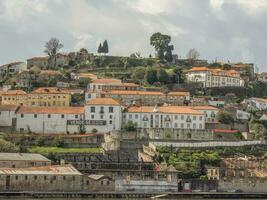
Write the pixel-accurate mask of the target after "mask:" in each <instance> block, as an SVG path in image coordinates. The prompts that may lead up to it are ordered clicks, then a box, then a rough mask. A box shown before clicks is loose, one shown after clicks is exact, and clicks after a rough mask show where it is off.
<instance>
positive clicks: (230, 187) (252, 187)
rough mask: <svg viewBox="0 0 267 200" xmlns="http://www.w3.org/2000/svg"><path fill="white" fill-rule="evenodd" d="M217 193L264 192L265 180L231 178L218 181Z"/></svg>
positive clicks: (266, 182) (266, 187)
mask: <svg viewBox="0 0 267 200" xmlns="http://www.w3.org/2000/svg"><path fill="white" fill-rule="evenodd" d="M218 190H219V191H234V190H240V191H243V192H266V191H267V179H266V178H265V179H264V178H261V179H259V178H252V177H251V178H245V179H241V178H233V179H228V180H220V181H219V185H218Z"/></svg>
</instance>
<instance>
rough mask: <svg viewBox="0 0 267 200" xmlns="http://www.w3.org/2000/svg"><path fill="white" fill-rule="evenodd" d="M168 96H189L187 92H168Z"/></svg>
mask: <svg viewBox="0 0 267 200" xmlns="http://www.w3.org/2000/svg"><path fill="white" fill-rule="evenodd" d="M168 95H170V96H190V93H189V92H169V93H168Z"/></svg>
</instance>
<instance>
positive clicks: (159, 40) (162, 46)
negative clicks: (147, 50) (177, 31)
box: [150, 32, 171, 60]
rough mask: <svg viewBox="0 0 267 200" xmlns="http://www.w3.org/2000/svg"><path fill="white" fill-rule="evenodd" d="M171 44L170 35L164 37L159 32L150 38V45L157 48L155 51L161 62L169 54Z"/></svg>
mask: <svg viewBox="0 0 267 200" xmlns="http://www.w3.org/2000/svg"><path fill="white" fill-rule="evenodd" d="M170 42H171V37H170V36H169V35H164V34H161V33H159V32H157V33H154V34H153V35H152V36H151V37H150V44H151V45H152V46H153V47H155V50H156V51H157V57H158V58H159V59H161V60H163V59H164V54H165V52H167V50H168V47H169V43H170Z"/></svg>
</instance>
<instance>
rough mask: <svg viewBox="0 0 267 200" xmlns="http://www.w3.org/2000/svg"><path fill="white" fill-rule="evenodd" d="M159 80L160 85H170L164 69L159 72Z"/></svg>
mask: <svg viewBox="0 0 267 200" xmlns="http://www.w3.org/2000/svg"><path fill="white" fill-rule="evenodd" d="M157 79H158V81H159V82H160V83H163V84H167V83H169V80H170V79H169V75H168V73H167V72H166V71H165V70H164V69H159V70H158V71H157Z"/></svg>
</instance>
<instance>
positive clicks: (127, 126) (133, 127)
mask: <svg viewBox="0 0 267 200" xmlns="http://www.w3.org/2000/svg"><path fill="white" fill-rule="evenodd" d="M124 129H125V130H126V131H136V124H134V123H133V122H132V121H128V122H127V123H126V124H125V125H124Z"/></svg>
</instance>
